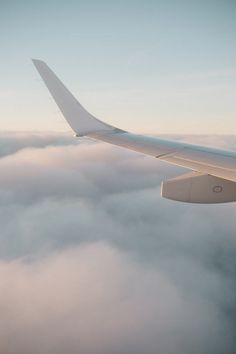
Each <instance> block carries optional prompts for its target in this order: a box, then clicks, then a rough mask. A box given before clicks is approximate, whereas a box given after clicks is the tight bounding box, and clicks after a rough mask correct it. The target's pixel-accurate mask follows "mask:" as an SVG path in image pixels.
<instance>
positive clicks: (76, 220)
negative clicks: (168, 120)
mask: <svg viewBox="0 0 236 354" xmlns="http://www.w3.org/2000/svg"><path fill="white" fill-rule="evenodd" d="M195 139H196V140H198V141H199V142H200V141H201V142H202V141H204V140H205V141H207V138H206V137H196V138H195ZM211 141H215V143H216V144H217V142H218V144H219V145H221V146H224V147H227V146H230V147H232V146H233V145H234V143H235V142H236V139H234V138H233V137H230V138H229V137H221V138H217V137H214V138H211ZM1 144H2V147H3V148H2V152H1V156H2V158H1V159H0V222H1V235H0V242H1V248H0V256H1V261H0V315H1V317H0V318H1V319H0V353H1V354H6V353H12V354H27V353H32V352H34V353H36V354H38V353H40V354H41V353H51V354H54V353H59V354H60V353H65V352H66V353H68V354H70V353H78V352H79V353H82V354H93V353H103V354H106V353H109V354H121V353H127V352H128V353H135V354H139V353H140V354H142V353H147V354H152V353H165V354H169V353H170V354H172V353H175V354H178V353H183V354H184V353H190V352H191V353H197V354H201V353H202V354H203V353H219V354H220V353H234V352H235V350H236V347H235V340H234V333H235V330H236V322H235V321H236V315H235V313H236V301H235V290H236V282H235V268H236V261H235V260H236V257H235V256H236V238H235V227H234V214H235V213H234V211H235V206H234V204H228V205H218V206H201V205H185V204H181V203H174V202H171V201H167V200H163V199H160V196H159V189H160V182H161V180H162V179H165V178H166V176H168V177H171V176H174V175H177V174H178V173H181V172H183V170H182V169H178V168H175V167H169V166H167V165H165V164H163V163H160V162H158V161H156V160H155V159H152V158H147V157H144V156H142V155H139V154H136V153H132V152H129V151H125V150H122V149H119V148H115V147H111V146H109V145H106V144H99V143H94V142H92V141H90V140H87V141H85V142H84V140H83V141H82V142H80V141H77V140H73V138H71V137H69V136H67V135H62V134H60V135H59V134H58V135H56V134H54V135H52V134H47V135H42V136H41V135H39V134H38V135H36V136H35V135H29V134H28V135H27V134H20V135H19V134H15V135H14V134H2V142H1V143H0V145H1ZM4 146H5V150H4ZM168 177H167V178H168Z"/></svg>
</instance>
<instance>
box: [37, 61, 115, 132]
mask: <svg viewBox="0 0 236 354" xmlns="http://www.w3.org/2000/svg"><path fill="white" fill-rule="evenodd" d="M32 61H33V63H34V65H35V67H36V69H37V70H38V72H39V74H40V76H41V77H42V79H43V81H44V83H45V85H46V86H47V88H48V90H49V92H50V93H51V95H52V97H53V98H54V100H55V102H56V104H57V105H58V107H59V108H60V110H61V112H62V114H63V115H64V117H65V118H66V120H67V122H68V123H69V125H70V126H71V128H72V129H73V130H74V132H75V133H76V136H83V135H88V134H89V133H95V132H99V131H104V130H105V131H112V130H116V129H115V128H114V127H113V126H111V125H109V124H106V123H104V122H102V121H100V120H99V119H97V118H95V117H94V116H93V115H91V114H90V113H89V112H87V111H86V109H85V108H84V107H83V106H81V104H80V103H79V102H78V101H77V100H76V98H75V97H74V96H73V95H72V94H71V93H70V91H69V90H68V89H67V88H66V87H65V86H64V84H63V83H62V82H61V81H60V80H59V78H58V77H57V76H56V75H55V74H54V72H53V71H52V70H51V69H50V68H49V67H48V66H47V64H46V63H45V62H44V61H42V60H39V59H32Z"/></svg>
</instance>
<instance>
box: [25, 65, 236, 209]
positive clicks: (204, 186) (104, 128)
mask: <svg viewBox="0 0 236 354" xmlns="http://www.w3.org/2000/svg"><path fill="white" fill-rule="evenodd" d="M32 61H33V63H34V65H35V67H36V69H37V70H38V72H39V74H40V76H41V78H42V79H43V81H44V83H45V85H46V86H47V88H48V90H49V92H50V93H51V95H52V97H53V98H54V100H55V102H56V104H57V105H58V107H59V109H60V110H61V112H62V114H63V115H64V117H65V119H66V120H67V122H68V123H69V125H70V127H71V128H72V130H73V131H74V132H75V136H76V137H84V136H87V137H90V138H93V139H96V140H100V141H103V142H106V143H110V144H113V145H117V146H120V147H123V148H126V149H130V150H133V151H137V152H140V153H143V154H146V155H150V156H153V157H155V158H157V159H160V160H162V161H166V162H169V163H170V164H174V165H178V166H181V167H184V168H187V169H190V170H191V171H190V172H188V173H185V174H184V175H181V176H178V177H175V178H172V179H169V180H167V181H164V182H162V186H161V195H162V197H164V198H167V199H171V200H175V201H180V202H188V203H202V204H210V203H226V202H235V201H236V151H229V150H221V149H216V148H210V147H203V146H198V145H193V144H187V143H184V142H176V141H171V140H166V139H161V138H158V137H151V136H145V135H140V134H133V133H130V132H128V131H125V130H122V129H119V128H116V127H114V126H112V125H110V124H107V123H105V122H103V121H101V120H100V119H97V118H95V117H94V116H93V115H92V114H90V113H89V112H88V111H87V110H86V109H85V108H84V107H83V106H82V105H81V104H80V103H79V102H78V101H77V100H76V98H75V97H74V96H73V95H72V94H71V92H70V91H69V90H68V89H67V88H66V87H65V86H64V84H63V83H62V82H61V81H60V79H59V78H58V77H57V76H56V75H55V73H54V72H53V71H52V70H51V69H50V68H49V67H48V65H47V64H46V63H45V62H44V61H42V60H38V59H32Z"/></svg>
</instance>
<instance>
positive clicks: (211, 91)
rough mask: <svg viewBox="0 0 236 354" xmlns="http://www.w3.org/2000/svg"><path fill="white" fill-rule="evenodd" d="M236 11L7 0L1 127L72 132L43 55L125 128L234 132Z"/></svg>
mask: <svg viewBox="0 0 236 354" xmlns="http://www.w3.org/2000/svg"><path fill="white" fill-rule="evenodd" d="M235 11H236V2H235V1H234V0H226V1H220V0H214V1H213V0H204V1H203V0H200V1H191V0H190V1H182V0H179V1H176V0H167V1H158V0H155V1H152V0H149V1H139V0H137V1H132V0H128V1H123V0H121V1H105V0H101V1H99V2H98V1H94V0H88V1H72V0H69V1H44V0H42V1H34V0H31V1H25V0H22V1H12V0H9V1H4V0H1V1H0V43H1V66H0V77H1V80H0V116H1V130H2V131H4V130H7V131H9V130H10V131H11V130H14V131H15V130H21V131H29V130H31V131H32V130H33V131H40V130H41V131H45V130H47V131H69V130H70V128H69V127H68V125H67V124H66V122H64V119H63V117H62V115H61V114H60V112H59V111H58V108H57V107H56V105H55V104H54V102H53V101H52V99H51V98H50V95H49V93H48V92H47V90H46V88H45V87H44V85H43V83H42V82H41V79H40V78H39V76H38V73H37V72H36V70H35V68H34V67H33V65H32V63H31V60H30V59H31V58H39V59H43V60H45V61H46V62H47V63H48V64H49V65H50V66H51V67H52V68H53V70H54V71H55V72H56V73H57V74H58V75H59V77H60V78H61V79H62V80H63V81H64V82H65V83H66V85H67V86H68V87H69V88H70V90H72V92H73V93H74V94H75V95H76V96H77V97H78V98H79V99H80V101H81V102H82V104H83V105H84V106H85V107H86V108H87V109H88V110H89V111H91V112H92V113H93V114H94V115H95V116H98V117H99V118H102V119H104V120H106V121H107V122H108V123H110V124H113V125H116V126H118V127H120V128H124V129H127V130H131V131H135V132H143V133H148V134H152V133H153V134H158V133H159V134H235V132H236V130H235V129H236V128H235V113H236V90H235V89H236V65H235V62H236V48H235V35H236V22H235Z"/></svg>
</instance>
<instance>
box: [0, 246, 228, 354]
mask: <svg viewBox="0 0 236 354" xmlns="http://www.w3.org/2000/svg"><path fill="white" fill-rule="evenodd" d="M0 277H1V285H0V289H1V292H0V308H1V324H0V350H1V353H22V354H23V353H24V354H28V353H29V354H30V353H32V352H34V353H36V354H43V353H65V352H66V353H68V354H70V353H71V354H72V353H84V354H86V353H89V354H93V353H94V354H97V353H101V354H106V353H107V354H108V353H127V352H128V353H136V354H137V353H138V354H139V353H140V354H141V353H144V352H145V353H150V354H151V353H153V354H154V353H157V352H160V353H163V352H164V353H183V352H186V353H189V352H192V353H209V352H212V353H213V352H214V353H220V352H224V351H225V348H227V347H228V343H227V335H228V331H227V327H225V328H224V327H223V325H225V323H224V324H223V323H222V322H220V321H219V318H218V310H217V308H216V307H215V306H214V305H213V304H208V303H206V302H204V301H199V299H194V301H193V299H189V297H188V295H186V294H183V293H181V292H180V291H178V290H177V289H176V287H175V286H173V284H171V283H170V282H169V280H168V278H167V277H166V276H165V275H163V274H161V273H159V272H158V271H157V270H156V269H152V268H150V267H149V268H147V267H145V266H143V265H142V266H141V265H140V264H139V263H137V262H135V261H133V260H132V259H130V258H129V257H127V256H124V255H122V254H121V253H120V252H118V251H117V250H114V249H113V248H111V247H110V246H108V245H106V244H103V243H101V244H99V243H98V244H93V245H89V246H80V247H79V248H75V249H73V250H67V251H64V252H62V253H60V254H56V255H51V256H50V257H48V258H46V259H43V260H40V261H34V262H33V263H30V264H29V263H23V262H20V261H15V262H11V263H1V264H0ZM221 336H222V338H221Z"/></svg>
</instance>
